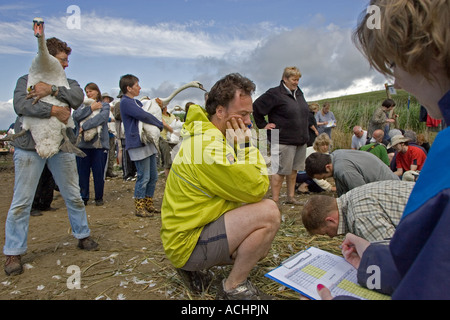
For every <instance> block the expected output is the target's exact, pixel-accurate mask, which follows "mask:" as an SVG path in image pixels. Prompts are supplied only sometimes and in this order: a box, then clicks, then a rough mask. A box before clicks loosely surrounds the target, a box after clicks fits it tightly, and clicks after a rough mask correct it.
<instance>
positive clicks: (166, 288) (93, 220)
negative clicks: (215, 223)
mask: <svg viewBox="0 0 450 320" xmlns="http://www.w3.org/2000/svg"><path fill="white" fill-rule="evenodd" d="M91 183H92V182H91ZM13 186H14V168H13V165H12V156H11V155H8V158H7V159H6V160H5V159H0V189H1V190H2V191H1V193H0V226H1V227H0V247H1V248H2V249H3V245H4V232H5V231H4V223H5V220H6V216H7V212H8V209H9V206H10V203H11V199H12V194H13ZM164 187H165V177H164V174H163V173H162V172H161V174H160V178H159V181H158V184H157V188H156V190H157V191H156V194H155V201H156V205H157V206H160V205H161V201H162V196H163V193H164ZM91 190H93V188H91ZM133 192H134V182H125V181H123V180H122V178H121V177H118V178H113V179H107V181H106V183H105V193H104V202H105V203H104V205H103V206H101V207H96V206H95V204H93V203H89V204H88V206H87V207H86V211H87V214H88V220H89V226H90V228H91V232H92V237H93V238H94V239H95V240H96V241H97V242H98V243H99V250H98V251H92V252H87V251H84V250H80V249H78V248H77V240H76V239H75V238H73V237H72V235H71V231H70V225H69V221H68V218H67V210H66V207H65V204H64V201H63V199H62V197H61V196H60V194H59V192H55V198H54V201H53V204H52V207H53V208H54V209H55V210H54V211H49V212H44V213H43V215H42V216H38V217H35V216H31V217H30V229H29V235H28V251H27V253H26V254H25V255H24V256H23V257H22V261H23V263H24V266H25V271H24V273H23V274H22V275H19V276H12V277H8V276H6V275H5V273H4V271H3V265H4V262H5V258H4V256H3V255H0V256H1V259H0V261H1V268H2V270H0V300H189V299H193V300H213V299H214V298H215V294H216V288H215V287H214V286H212V287H211V288H209V290H208V291H207V292H205V293H204V294H202V295H201V296H194V295H192V294H191V293H190V292H189V290H187V289H186V287H185V286H184V285H183V284H182V282H181V281H180V278H179V277H178V276H177V274H176V271H175V269H174V268H173V267H172V265H171V264H170V262H169V261H168V260H167V259H166V257H165V255H164V251H163V247H162V244H161V240H160V236H159V230H160V226H161V218H160V216H159V215H158V216H155V217H154V218H139V217H136V216H135V215H134V205H133V199H132V198H133ZM91 193H92V191H91ZM302 197H306V196H302ZM297 198H298V199H299V200H304V199H301V197H300V196H297ZM283 207H284V208H283V212H284V214H285V215H287V216H291V217H292V216H293V215H295V214H296V213H298V212H299V210H300V208H298V207H297V208H295V207H290V206H283ZM283 217H285V216H283ZM296 219H297V218H295V219H294V222H292V223H294V224H295V223H298V221H297V222H295V220H296ZM297 220H298V219H297ZM292 223H289V224H292ZM282 236H283V237H285V236H286V237H290V236H291V235H289V232H288V231H286V230H285V231H283V233H282ZM288 241H289V243H288V244H287V245H286V247H287V248H289V250H288V251H290V252H287V255H286V257H288V256H289V255H290V254H292V253H295V251H296V250H298V248H297V247H294V248H293V247H292V245H291V243H294V242H296V241H294V240H292V238H290V239H288ZM282 250H284V249H282ZM286 250H287V249H286ZM271 256H274V257H275V256H277V257H278V256H279V254H278V253H277V254H271ZM282 258H283V255H281V256H280V257H279V258H278V259H282ZM279 262H280V261H279V260H276V261H273V260H271V261H269V262H268V266H267V268H268V269H270V268H275V267H277V265H278V263H279ZM75 271H80V272H81V274H80V280H81V284H80V288H79V289H78V288H76V287H75V286H74V282H73V281H72V280H73V279H74V278H75V277H76V275H77V274H76V273H74V272H75ZM263 271H264V270H263ZM265 271H267V270H265ZM226 272H227V271H226V269H224V268H219V269H218V270H216V271H215V275H216V277H217V278H218V279H217V281H219V279H220V278H221V277H222V276H223V275H222V274H225V273H226ZM260 278H264V277H263V276H261V277H260ZM264 281H266V282H265V283H269V286H271V285H272V284H271V283H272V282H273V281H270V280H267V279H265V280H264ZM273 286H275V289H273V290H275V291H276V292H281V291H285V290H283V288H281V289H280V288H279V285H277V284H275V283H273ZM74 287H75V288H74ZM287 290H289V289H287ZM289 291H291V290H289ZM281 298H282V299H290V295H287V296H281ZM293 298H294V299H298V295H296V294H294V295H293Z"/></svg>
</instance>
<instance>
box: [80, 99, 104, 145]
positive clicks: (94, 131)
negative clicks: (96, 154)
mask: <svg viewBox="0 0 450 320" xmlns="http://www.w3.org/2000/svg"><path fill="white" fill-rule="evenodd" d="M94 102H95V100H94V99H90V98H85V99H84V102H83V103H84V104H85V105H86V106H91V105H92V104H93V103H94ZM100 111H101V109H98V110H95V111H92V113H91V114H90V115H89V117H86V118H85V119H83V120H82V121H80V127H81V126H83V124H84V123H85V122H86V121H87V120H89V119H92V118H94V117H95V116H96V115H98V114H99V113H100ZM101 133H102V125H99V126H97V127H95V128H91V129H89V130H84V131H83V138H84V141H86V142H89V141H91V140H93V139H94V138H95V136H96V135H98V139H97V141H96V142H95V143H94V147H96V148H101V141H100V136H101ZM79 139H81V135H80V136H79Z"/></svg>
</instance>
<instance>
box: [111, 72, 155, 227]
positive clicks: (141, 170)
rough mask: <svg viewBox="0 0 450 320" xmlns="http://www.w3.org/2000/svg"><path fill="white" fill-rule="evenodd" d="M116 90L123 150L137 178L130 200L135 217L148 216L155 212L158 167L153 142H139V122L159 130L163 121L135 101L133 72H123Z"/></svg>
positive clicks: (137, 93)
mask: <svg viewBox="0 0 450 320" xmlns="http://www.w3.org/2000/svg"><path fill="white" fill-rule="evenodd" d="M119 85H120V89H121V90H122V92H123V97H122V100H121V102H120V114H121V116H122V122H123V125H124V127H125V139H126V150H127V151H128V154H129V155H130V159H131V161H133V162H134V163H135V165H136V170H137V180H136V185H135V189H134V203H135V207H136V216H138V217H144V218H147V217H152V216H153V213H159V212H160V211H159V210H157V209H156V208H155V207H154V205H153V195H154V193H155V187H156V182H157V181H158V170H157V167H156V166H157V163H156V156H157V154H158V150H157V149H156V146H155V145H154V144H153V143H151V142H150V143H148V144H144V143H142V141H141V139H140V135H139V121H142V122H144V123H148V124H152V125H154V126H157V127H158V128H159V130H160V131H161V130H162V129H163V123H162V122H161V121H159V120H158V119H156V118H155V117H154V116H153V115H152V114H150V113H148V112H146V111H144V110H143V109H142V103H141V102H140V101H139V100H136V99H135V97H137V96H139V93H140V91H141V87H140V86H139V79H138V78H137V77H135V76H133V75H130V74H128V75H125V76H123V77H122V78H120V84H119Z"/></svg>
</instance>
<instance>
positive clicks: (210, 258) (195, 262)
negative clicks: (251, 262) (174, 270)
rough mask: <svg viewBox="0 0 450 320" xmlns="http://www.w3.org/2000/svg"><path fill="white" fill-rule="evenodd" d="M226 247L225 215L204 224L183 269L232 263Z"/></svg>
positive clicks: (198, 268) (200, 268)
mask: <svg viewBox="0 0 450 320" xmlns="http://www.w3.org/2000/svg"><path fill="white" fill-rule="evenodd" d="M233 262H234V261H233V259H231V257H230V249H229V247H228V239H227V232H226V228H225V215H222V216H221V217H220V218H219V219H217V220H216V221H214V222H211V223H210V224H208V225H206V226H205V228H204V229H203V231H202V233H201V234H200V237H199V239H198V242H197V245H196V247H195V249H194V251H193V252H192V254H191V256H190V258H189V260H188V262H187V263H186V264H185V265H184V267H183V268H181V269H183V270H186V271H201V270H207V269H209V268H211V267H213V266H221V265H230V264H233Z"/></svg>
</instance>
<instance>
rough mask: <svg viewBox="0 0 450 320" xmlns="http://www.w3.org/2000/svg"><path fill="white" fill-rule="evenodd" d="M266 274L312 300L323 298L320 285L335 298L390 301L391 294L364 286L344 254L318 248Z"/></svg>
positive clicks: (283, 263) (288, 260) (303, 252)
mask: <svg viewBox="0 0 450 320" xmlns="http://www.w3.org/2000/svg"><path fill="white" fill-rule="evenodd" d="M265 276H266V277H268V278H269V279H272V280H274V281H276V282H278V283H281V284H282V285H284V286H286V287H288V288H290V289H292V290H294V291H297V292H299V293H300V294H302V295H303V296H305V297H307V298H309V299H312V300H320V296H319V294H318V293H317V289H316V288H317V285H318V284H322V285H324V286H326V287H327V288H328V289H330V291H331V294H332V295H333V297H336V296H342V295H345V296H351V297H355V298H358V299H362V300H390V297H389V296H386V295H383V294H380V293H378V292H375V291H373V290H369V289H367V288H364V287H361V286H360V285H359V284H358V282H357V271H356V269H355V268H354V267H353V266H352V265H351V264H350V263H348V262H347V261H346V260H345V259H344V258H343V257H340V256H337V255H335V254H332V253H329V252H327V251H324V250H321V249H318V248H315V247H310V248H308V249H307V250H304V251H300V252H299V253H297V254H295V255H294V256H292V257H290V258H288V259H287V260H285V261H283V262H282V263H281V265H280V266H279V267H278V268H276V269H274V270H272V271H270V272H268V273H267V274H266V275H265Z"/></svg>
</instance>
